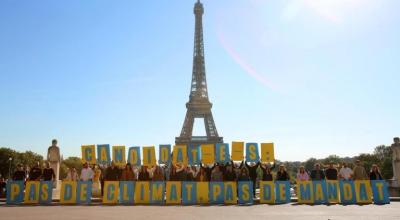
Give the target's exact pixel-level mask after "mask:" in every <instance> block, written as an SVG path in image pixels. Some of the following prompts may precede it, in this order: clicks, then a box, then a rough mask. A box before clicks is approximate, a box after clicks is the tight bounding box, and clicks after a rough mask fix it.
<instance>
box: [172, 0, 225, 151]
mask: <svg viewBox="0 0 400 220" xmlns="http://www.w3.org/2000/svg"><path fill="white" fill-rule="evenodd" d="M194 14H195V34H194V50H193V72H192V84H191V89H190V95H189V102H187V103H186V109H187V112H186V117H185V121H184V123H183V127H182V131H181V134H180V136H179V137H176V138H175V143H176V144H186V145H193V144H194V145H197V144H216V143H222V142H223V138H222V137H219V136H218V132H217V128H216V127H215V123H214V119H213V116H212V113H211V107H212V104H211V102H210V101H209V99H208V91H207V80H206V69H205V61H204V41H203V20H202V19H203V14H204V8H203V4H202V3H201V2H200V0H197V2H196V3H195V5H194ZM195 118H203V119H204V125H205V130H206V136H192V132H193V124H194V119H195Z"/></svg>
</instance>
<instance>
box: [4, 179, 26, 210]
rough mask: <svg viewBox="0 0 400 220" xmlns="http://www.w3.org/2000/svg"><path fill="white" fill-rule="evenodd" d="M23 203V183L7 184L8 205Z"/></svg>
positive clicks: (9, 182) (10, 182) (13, 182)
mask: <svg viewBox="0 0 400 220" xmlns="http://www.w3.org/2000/svg"><path fill="white" fill-rule="evenodd" d="M23 201H24V181H8V182H7V199H6V202H7V204H9V205H11V204H12V205H15V204H19V203H21V202H23Z"/></svg>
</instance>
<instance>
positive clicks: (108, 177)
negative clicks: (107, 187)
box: [104, 161, 120, 181]
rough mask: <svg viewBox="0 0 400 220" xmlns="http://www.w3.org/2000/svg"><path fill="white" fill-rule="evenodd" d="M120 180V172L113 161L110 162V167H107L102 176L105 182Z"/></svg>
mask: <svg viewBox="0 0 400 220" xmlns="http://www.w3.org/2000/svg"><path fill="white" fill-rule="evenodd" d="M119 179H120V170H119V169H118V167H117V166H115V163H114V161H111V166H109V167H107V169H106V174H105V175H104V180H105V181H118V180H119Z"/></svg>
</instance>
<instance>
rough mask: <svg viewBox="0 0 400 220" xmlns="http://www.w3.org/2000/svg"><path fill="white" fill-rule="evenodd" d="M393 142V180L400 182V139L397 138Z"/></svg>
mask: <svg viewBox="0 0 400 220" xmlns="http://www.w3.org/2000/svg"><path fill="white" fill-rule="evenodd" d="M393 141H394V143H393V144H392V152H393V179H394V180H397V181H400V138H398V137H395V138H394V139H393Z"/></svg>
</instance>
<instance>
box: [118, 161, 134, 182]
mask: <svg viewBox="0 0 400 220" xmlns="http://www.w3.org/2000/svg"><path fill="white" fill-rule="evenodd" d="M121 180H122V181H136V175H135V173H134V172H133V169H132V166H131V164H130V163H127V164H126V166H125V169H124V170H122V175H121Z"/></svg>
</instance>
